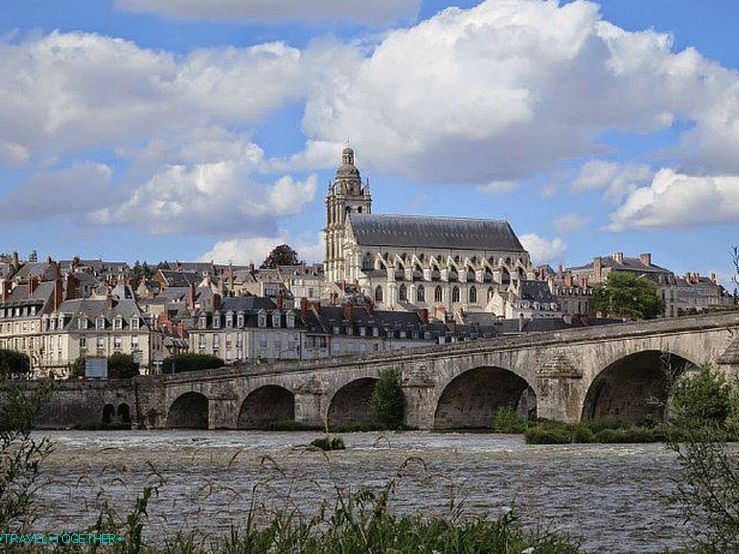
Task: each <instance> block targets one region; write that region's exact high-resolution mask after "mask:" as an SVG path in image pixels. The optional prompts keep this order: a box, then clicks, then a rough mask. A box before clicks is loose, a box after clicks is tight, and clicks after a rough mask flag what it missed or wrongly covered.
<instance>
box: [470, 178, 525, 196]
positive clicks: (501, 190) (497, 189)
mask: <svg viewBox="0 0 739 554" xmlns="http://www.w3.org/2000/svg"><path fill="white" fill-rule="evenodd" d="M517 187H518V185H517V184H516V183H514V182H512V181H492V182H490V183H487V184H485V185H479V186H478V187H477V190H478V191H479V192H482V193H484V194H491V195H499V194H507V193H509V192H512V191H514V190H515V189H516V188H517Z"/></svg>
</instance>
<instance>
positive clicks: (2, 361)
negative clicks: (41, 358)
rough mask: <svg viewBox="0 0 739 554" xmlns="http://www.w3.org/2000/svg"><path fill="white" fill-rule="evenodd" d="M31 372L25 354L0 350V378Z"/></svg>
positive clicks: (29, 363)
mask: <svg viewBox="0 0 739 554" xmlns="http://www.w3.org/2000/svg"><path fill="white" fill-rule="evenodd" d="M29 371H31V360H30V358H29V357H28V355H27V354H24V353H23V352H16V351H15V350H6V349H4V348H2V349H0V378H5V379H7V378H8V377H10V376H11V375H12V374H14V373H15V374H17V375H23V374H26V373H28V372H29Z"/></svg>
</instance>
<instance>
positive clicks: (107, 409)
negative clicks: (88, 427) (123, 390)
mask: <svg viewBox="0 0 739 554" xmlns="http://www.w3.org/2000/svg"><path fill="white" fill-rule="evenodd" d="M113 419H115V406H114V405H113V404H106V405H105V406H103V425H110V424H111V423H113Z"/></svg>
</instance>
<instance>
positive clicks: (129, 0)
mask: <svg viewBox="0 0 739 554" xmlns="http://www.w3.org/2000/svg"><path fill="white" fill-rule="evenodd" d="M420 4H421V0H370V1H367V0H310V1H308V0H269V1H265V0H216V1H214V0H211V1H208V2H204V1H202V0H116V3H115V6H116V8H118V9H119V10H124V11H131V12H143V13H154V14H160V15H163V16H165V17H172V18H177V19H207V20H221V21H233V20H244V21H260V22H282V21H290V22H298V23H302V22H306V21H308V22H310V21H320V20H335V21H336V20H338V21H350V22H354V23H368V24H371V25H379V24H383V23H392V22H395V21H398V20H401V19H407V18H410V17H413V16H415V15H416V14H417V13H418V8H419V6H420Z"/></svg>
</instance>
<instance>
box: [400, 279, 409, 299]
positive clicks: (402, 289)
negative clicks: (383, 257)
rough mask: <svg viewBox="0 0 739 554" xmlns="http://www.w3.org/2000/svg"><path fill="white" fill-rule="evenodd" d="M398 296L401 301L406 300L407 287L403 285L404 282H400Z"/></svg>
mask: <svg viewBox="0 0 739 554" xmlns="http://www.w3.org/2000/svg"><path fill="white" fill-rule="evenodd" d="M398 298H399V299H400V301H401V302H407V301H408V289H407V288H406V287H405V283H402V284H401V285H400V287H399V288H398Z"/></svg>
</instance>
